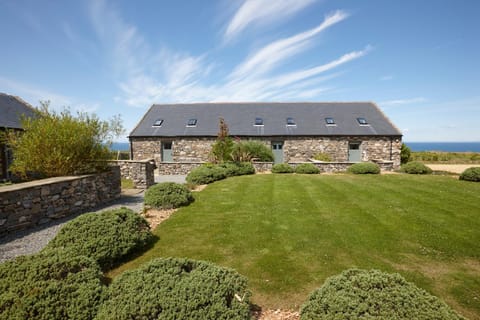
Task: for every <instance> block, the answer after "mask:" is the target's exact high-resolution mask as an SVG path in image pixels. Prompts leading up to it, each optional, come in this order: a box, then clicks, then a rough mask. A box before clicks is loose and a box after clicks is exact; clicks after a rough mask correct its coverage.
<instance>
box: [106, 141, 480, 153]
mask: <svg viewBox="0 0 480 320" xmlns="http://www.w3.org/2000/svg"><path fill="white" fill-rule="evenodd" d="M405 144H406V145H407V147H409V148H410V150H412V151H443V152H480V142H405ZM110 149H111V150H113V151H129V150H130V144H129V143H128V142H114V143H113V144H112V146H111V147H110Z"/></svg>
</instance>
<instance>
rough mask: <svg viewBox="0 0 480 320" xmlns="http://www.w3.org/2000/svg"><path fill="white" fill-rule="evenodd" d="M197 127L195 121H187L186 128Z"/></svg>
mask: <svg viewBox="0 0 480 320" xmlns="http://www.w3.org/2000/svg"><path fill="white" fill-rule="evenodd" d="M195 126H197V119H188V121H187V127H195Z"/></svg>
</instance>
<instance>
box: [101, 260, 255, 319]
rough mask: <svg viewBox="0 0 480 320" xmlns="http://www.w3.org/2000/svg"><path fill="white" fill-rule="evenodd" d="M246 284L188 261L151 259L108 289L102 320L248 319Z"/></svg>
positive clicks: (232, 274) (227, 272)
mask: <svg viewBox="0 0 480 320" xmlns="http://www.w3.org/2000/svg"><path fill="white" fill-rule="evenodd" d="M249 298H250V292H249V291H247V280H246V278H244V277H243V276H241V275H239V274H238V273H237V272H236V271H234V270H231V269H226V268H221V267H218V266H215V265H213V264H210V263H207V262H202V261H194V260H187V259H174V258H168V259H155V260H152V261H151V262H149V263H148V264H145V265H144V266H142V267H141V268H140V269H136V270H132V271H126V272H125V273H123V274H122V275H120V276H119V277H118V278H116V279H115V280H114V281H113V283H112V284H111V285H110V287H109V289H108V294H107V300H106V302H105V303H104V304H103V305H102V307H101V308H100V310H99V313H98V315H97V319H98V320H102V319H250V314H249Z"/></svg>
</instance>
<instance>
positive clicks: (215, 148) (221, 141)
mask: <svg viewBox="0 0 480 320" xmlns="http://www.w3.org/2000/svg"><path fill="white" fill-rule="evenodd" d="M218 127H219V130H218V135H217V140H216V141H215V143H214V144H213V145H212V151H211V155H212V158H213V161H214V162H216V163H219V162H224V161H230V160H231V159H232V150H233V140H232V138H231V137H230V136H229V133H228V125H227V123H226V122H225V120H224V119H223V118H220V119H219V125H218Z"/></svg>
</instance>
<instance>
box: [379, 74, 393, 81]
mask: <svg viewBox="0 0 480 320" xmlns="http://www.w3.org/2000/svg"><path fill="white" fill-rule="evenodd" d="M392 79H393V76H392V75H390V74H388V75H385V76H383V77H380V81H389V80H392Z"/></svg>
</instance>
